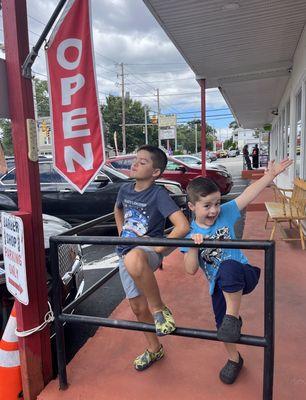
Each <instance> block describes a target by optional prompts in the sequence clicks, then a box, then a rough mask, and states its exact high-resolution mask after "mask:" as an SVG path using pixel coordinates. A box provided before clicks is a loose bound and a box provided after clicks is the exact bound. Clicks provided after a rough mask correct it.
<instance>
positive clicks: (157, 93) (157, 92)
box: [156, 89, 161, 148]
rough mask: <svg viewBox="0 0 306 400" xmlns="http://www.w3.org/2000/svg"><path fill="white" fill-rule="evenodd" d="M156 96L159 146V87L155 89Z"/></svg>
mask: <svg viewBox="0 0 306 400" xmlns="http://www.w3.org/2000/svg"><path fill="white" fill-rule="evenodd" d="M156 96H157V118H158V128H157V129H158V147H159V148H160V147H161V139H160V125H159V119H160V118H159V117H160V105H159V89H156Z"/></svg>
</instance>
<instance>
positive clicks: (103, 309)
mask: <svg viewBox="0 0 306 400" xmlns="http://www.w3.org/2000/svg"><path fill="white" fill-rule="evenodd" d="M242 161H243V160H242V156H238V157H233V158H221V159H218V160H217V161H213V162H212V165H213V164H222V165H224V166H226V168H227V169H228V171H229V172H230V173H231V174H232V177H233V182H234V185H233V188H232V190H231V192H230V193H229V194H228V195H226V196H223V197H222V202H227V201H230V200H233V199H234V198H235V197H237V196H238V195H239V194H240V193H241V192H242V191H243V190H244V189H245V188H246V186H247V185H248V181H246V180H243V179H241V178H240V175H241V169H242ZM243 227H244V213H243V214H242V217H241V219H240V220H239V221H238V222H237V224H236V227H235V228H236V236H237V238H241V237H242V233H243ZM95 233H96V234H99V235H102V234H103V235H111V236H116V234H117V233H116V230H115V229H109V230H108V231H107V232H94V231H91V232H90V234H91V235H92V234H95ZM83 253H84V256H85V265H84V275H85V290H86V289H88V288H89V287H90V286H92V285H93V284H94V283H95V282H96V281H97V280H98V279H100V278H101V277H102V276H104V275H106V274H107V273H108V272H109V271H110V270H111V269H112V268H114V267H115V266H116V265H117V256H116V254H115V248H114V247H106V246H103V247H102V246H87V245H85V246H83ZM124 297H125V296H124V292H123V289H122V286H121V282H120V278H119V275H118V274H117V275H116V276H114V277H113V278H112V279H110V280H109V281H108V282H107V284H105V285H104V286H102V287H101V288H100V289H99V290H97V291H96V292H95V293H94V294H92V295H91V296H89V297H88V298H87V299H86V300H85V301H84V302H83V303H81V304H80V305H79V306H78V307H77V309H76V310H75V312H76V313H79V314H84V315H92V316H100V317H108V316H109V315H110V314H111V313H112V311H113V310H114V309H115V308H116V307H117V305H118V304H120V302H121V301H122V300H123V299H124ZM96 330H97V328H94V327H92V326H87V325H81V324H80V325H73V326H70V327H69V326H67V327H66V329H65V338H66V350H67V358H68V361H69V360H70V359H71V358H72V357H73V356H74V354H75V353H76V352H77V351H78V349H79V348H80V347H82V345H83V344H84V343H85V342H86V340H87V339H88V338H89V337H90V336H92V335H93V334H94V333H95V332H96Z"/></svg>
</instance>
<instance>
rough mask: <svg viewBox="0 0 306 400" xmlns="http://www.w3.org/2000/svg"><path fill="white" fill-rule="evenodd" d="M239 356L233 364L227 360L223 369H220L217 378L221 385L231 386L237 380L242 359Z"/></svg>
mask: <svg viewBox="0 0 306 400" xmlns="http://www.w3.org/2000/svg"><path fill="white" fill-rule="evenodd" d="M238 354H239V361H238V362H235V361H232V360H228V361H227V363H226V364H225V365H224V367H223V368H222V369H221V371H220V374H219V377H220V379H221V381H222V382H223V383H226V384H227V385H231V384H232V383H234V382H235V380H236V379H237V377H238V375H239V372H240V371H241V368H242V366H243V358H242V357H241V355H240V353H238Z"/></svg>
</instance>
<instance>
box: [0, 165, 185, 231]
mask: <svg viewBox="0 0 306 400" xmlns="http://www.w3.org/2000/svg"><path fill="white" fill-rule="evenodd" d="M39 173H40V187H41V197H42V210H43V212H44V213H46V214H50V215H54V216H56V217H58V218H62V219H64V220H66V221H68V222H69V223H71V224H78V223H80V222H85V221H90V220H92V219H95V218H98V217H101V216H103V215H106V214H109V213H111V212H113V210H114V205H115V202H116V198H117V194H118V191H119V189H120V187H121V185H122V184H124V183H125V182H128V181H129V178H128V177H127V176H126V175H125V174H122V173H120V171H116V170H114V169H113V168H111V166H107V165H106V166H104V167H103V168H102V170H101V171H100V173H99V174H98V175H97V176H96V178H95V180H94V181H93V182H92V183H90V185H89V186H88V187H87V189H86V191H85V192H84V193H83V194H80V193H79V192H77V191H76V190H75V189H74V188H73V187H72V186H70V185H69V184H68V183H67V182H66V181H65V180H64V178H63V177H62V176H60V175H59V174H58V173H57V172H56V171H55V170H54V168H53V165H52V160H49V159H46V160H40V161H39ZM157 183H158V184H160V185H162V186H164V187H165V189H166V190H167V191H168V192H169V193H170V195H179V196H175V197H174V200H175V201H176V203H177V204H178V205H179V206H180V207H181V208H185V207H186V196H185V195H184V193H183V191H182V188H181V186H180V184H179V183H177V182H169V181H165V180H158V181H157ZM180 195H181V196H180ZM8 198H9V199H8ZM17 200H18V199H17V187H16V176H15V168H13V169H12V170H11V171H9V172H8V173H7V174H6V175H4V176H3V177H2V178H1V179H0V207H1V203H2V202H3V203H4V206H5V208H6V209H10V210H15V209H16V204H17Z"/></svg>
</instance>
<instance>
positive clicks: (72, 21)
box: [46, 0, 105, 193]
mask: <svg viewBox="0 0 306 400" xmlns="http://www.w3.org/2000/svg"><path fill="white" fill-rule="evenodd" d="M46 59H47V67H48V81H49V93H50V109H51V121H52V128H51V132H52V134H53V137H52V139H53V140H52V145H53V160H54V167H55V169H56V170H57V171H58V172H59V173H60V174H61V175H62V176H63V177H64V178H65V179H66V180H67V181H68V182H69V183H70V184H71V185H72V186H73V187H74V188H75V189H76V190H78V191H79V192H80V193H83V192H84V190H85V189H86V187H87V186H88V185H89V183H90V182H91V181H92V180H93V179H94V177H95V175H96V174H97V173H98V172H99V171H100V169H101V167H102V164H103V162H104V160H105V156H104V143H103V132H102V123H101V118H100V110H99V104H98V97H97V86H96V77H95V70H94V62H93V59H94V57H93V46H92V35H91V17H90V4H89V0H70V1H68V2H67V5H66V7H65V9H64V11H63V14H62V17H61V18H60V19H59V21H58V23H57V24H56V26H55V28H54V30H53V33H52V35H51V38H50V40H49V43H48V44H47V47H46Z"/></svg>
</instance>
